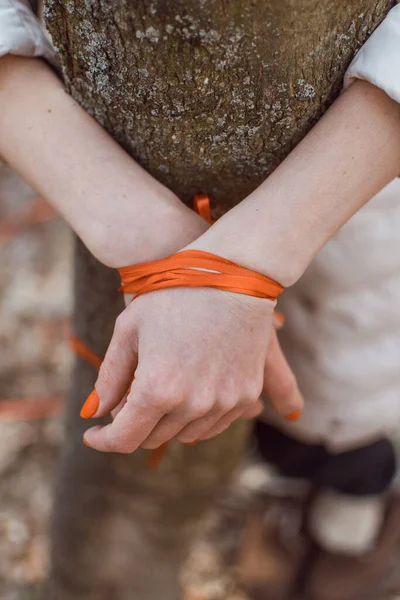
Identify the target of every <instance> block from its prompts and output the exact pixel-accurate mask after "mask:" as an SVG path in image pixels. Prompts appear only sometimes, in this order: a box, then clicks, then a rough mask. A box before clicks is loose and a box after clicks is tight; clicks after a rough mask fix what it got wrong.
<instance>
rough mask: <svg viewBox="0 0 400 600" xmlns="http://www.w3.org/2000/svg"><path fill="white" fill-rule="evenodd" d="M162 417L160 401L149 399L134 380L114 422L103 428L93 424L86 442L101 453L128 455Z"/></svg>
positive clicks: (85, 439)
mask: <svg viewBox="0 0 400 600" xmlns="http://www.w3.org/2000/svg"><path fill="white" fill-rule="evenodd" d="M163 416H164V413H163V409H162V408H161V403H157V402H150V401H148V397H147V395H146V394H141V393H140V390H139V389H138V386H136V385H135V382H134V383H133V384H132V390H131V393H130V394H129V396H128V399H127V401H126V403H125V404H124V405H123V407H122V408H121V410H120V411H119V412H118V414H117V415H116V417H115V419H114V421H113V422H112V423H110V424H109V425H105V426H104V427H101V426H99V427H92V428H91V429H89V430H88V431H86V432H85V435H84V441H85V443H87V445H89V446H90V447H91V448H94V449H95V450H99V451H100V452H119V453H121V454H129V453H131V452H134V451H135V450H136V449H137V448H138V447H139V446H140V445H141V444H142V442H143V441H144V440H145V439H146V438H147V437H148V435H149V434H150V432H151V431H152V430H153V429H154V427H155V426H156V424H157V423H158V422H159V420H160V419H161V418H162V417H163Z"/></svg>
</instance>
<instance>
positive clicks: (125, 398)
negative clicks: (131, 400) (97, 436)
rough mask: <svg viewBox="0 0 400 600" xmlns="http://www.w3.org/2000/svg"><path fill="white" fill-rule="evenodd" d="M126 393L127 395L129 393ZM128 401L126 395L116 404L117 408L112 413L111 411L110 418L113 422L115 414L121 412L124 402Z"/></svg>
mask: <svg viewBox="0 0 400 600" xmlns="http://www.w3.org/2000/svg"><path fill="white" fill-rule="evenodd" d="M130 391H131V390H130V389H129V392H130ZM129 392H128V393H129ZM127 399H128V394H125V396H124V397H123V398H122V400H121V402H120V403H119V404H118V406H116V407H115V408H114V409H113V410H112V411H111V418H112V419H113V420H114V419H115V417H116V416H117V414H118V413H119V412H121V410H122V409H123V408H124V406H125V404H126V401H127Z"/></svg>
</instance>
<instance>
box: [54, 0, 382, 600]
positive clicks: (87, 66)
mask: <svg viewBox="0 0 400 600" xmlns="http://www.w3.org/2000/svg"><path fill="white" fill-rule="evenodd" d="M392 5H393V2H392V1H391V0H351V1H350V2H349V0H326V1H325V2H320V1H319V0H270V1H269V2H266V1H265V0H168V2H166V1H165V0H152V1H151V0H148V1H145V0H113V1H111V0H68V1H62V0H48V1H47V6H46V7H45V17H46V20H47V23H48V26H49V29H50V31H51V33H52V36H53V40H54V43H55V45H56V47H57V48H58V49H59V57H60V61H61V64H62V68H63V73H64V77H65V82H66V85H67V88H68V89H69V91H70V92H71V94H72V95H73V96H74V97H75V98H76V99H77V100H78V101H79V102H80V103H81V104H82V105H83V106H84V107H85V108H86V109H87V110H88V111H89V112H90V113H91V114H92V115H93V116H94V117H95V118H96V119H97V120H98V121H99V122H100V123H101V124H102V125H103V126H104V127H105V128H106V129H107V130H108V131H109V132H110V134H111V135H112V136H113V137H114V138H115V139H117V140H118V141H119V143H120V144H121V145H122V146H123V147H124V148H125V149H126V150H127V151H128V152H129V153H130V154H131V155H132V156H133V157H134V158H135V159H136V160H138V161H139V162H140V163H141V164H142V165H143V166H145V168H146V169H148V170H149V171H150V172H151V173H152V174H153V175H154V176H155V177H156V178H158V179H159V180H160V181H162V182H163V183H165V184H166V185H167V186H169V187H170V188H171V189H173V190H174V191H175V192H176V193H177V194H178V195H179V196H180V197H181V198H182V199H183V200H184V201H185V202H189V201H190V200H191V198H192V196H193V194H195V193H198V192H207V193H210V194H211V197H212V202H213V216H214V218H216V217H218V216H220V215H221V214H222V213H223V212H225V211H226V210H227V209H229V208H230V207H232V206H233V205H234V204H236V203H237V202H240V201H241V200H242V199H243V198H244V197H245V196H246V195H247V194H248V193H249V192H251V191H252V190H253V189H254V188H255V187H256V186H257V185H258V184H259V183H260V182H261V181H262V180H264V179H265V177H266V176H268V175H269V174H270V173H271V172H272V171H273V169H274V168H275V167H276V166H277V165H278V164H279V162H281V161H282V160H283V159H284V157H285V156H286V155H287V154H288V153H289V152H290V150H291V149H292V148H293V147H294V146H295V145H296V143H297V142H298V141H299V140H300V139H301V138H302V137H303V136H304V135H305V133H306V132H307V131H308V130H309V129H310V128H311V127H312V125H313V124H314V123H315V122H316V121H317V120H318V118H319V117H320V116H321V114H322V113H323V112H324V110H325V109H326V108H327V106H329V104H330V103H331V102H332V100H333V99H334V98H335V97H336V95H337V94H338V93H339V91H340V88H341V82H342V78H343V74H344V72H345V69H346V67H347V66H348V64H349V62H350V60H351V58H352V57H353V56H354V53H355V51H356V50H357V49H358V48H359V47H360V46H361V45H362V44H363V43H364V41H365V40H366V39H367V37H368V36H369V34H370V33H371V31H372V30H373V29H374V28H375V27H376V26H377V25H378V23H379V22H380V21H381V20H382V18H383V17H384V16H385V14H386V13H387V11H388V10H389V9H390V8H391V6H392ZM105 168H106V165H105ZM110 202H112V199H110ZM76 272H77V278H76V331H77V334H78V335H79V336H80V337H82V338H83V339H84V340H85V341H86V342H87V343H88V344H89V345H90V346H91V347H92V348H93V350H95V351H96V352H98V353H99V354H103V353H104V352H105V349H106V346H107V342H108V340H109V338H110V335H111V331H112V327H113V322H114V319H115V316H116V314H117V313H118V311H119V310H120V309H121V305H120V301H119V300H118V299H117V293H116V292H115V290H116V288H117V285H118V282H117V278H116V275H115V273H114V272H112V271H110V270H109V269H106V268H104V267H102V266H100V265H99V264H98V263H97V262H96V261H95V260H94V259H93V258H91V257H90V255H89V254H88V252H87V251H86V250H85V249H84V248H83V247H82V246H81V245H78V251H77V262H76ZM94 379H95V372H94V370H93V368H92V367H90V365H87V364H84V363H82V362H81V361H78V365H77V368H76V371H75V375H74V384H73V390H72V396H71V403H70V409H69V415H68V423H67V443H66V445H65V451H64V455H63V460H62V464H61V466H60V478H59V486H58V498H57V503H56V518H55V527H54V536H53V558H54V561H53V562H54V565H53V566H54V568H53V592H52V595H53V597H54V598H55V599H57V600H70V599H72V598H74V600H76V599H78V600H79V599H80V598H82V599H83V598H84V599H85V600H92V599H93V600H102V599H103V598H104V599H106V598H107V600H108V599H109V598H113V600H120V599H121V600H125V599H128V598H129V599H131V598H135V600H136V599H138V600H156V599H157V600H159V598H163V600H177V599H178V598H179V585H178V580H177V573H178V569H179V565H180V562H181V559H182V556H183V555H184V554H185V551H186V548H187V543H188V540H189V539H190V536H191V534H192V532H193V529H194V526H195V525H196V523H197V522H198V519H199V517H200V516H201V515H202V514H203V512H204V510H205V509H206V507H207V506H208V505H209V503H210V502H211V500H212V498H213V496H214V494H215V491H216V490H217V489H218V485H219V484H220V483H221V482H224V481H225V480H226V479H227V477H228V476H229V473H230V472H231V470H232V468H233V467H234V465H235V464H236V463H237V461H238V459H239V457H240V456H241V453H242V449H243V447H244V444H245V440H246V429H245V428H243V427H241V426H236V427H233V428H232V429H231V430H230V431H229V432H228V433H226V434H224V435H222V436H220V437H218V438H217V439H216V440H214V441H210V442H207V443H201V444H199V445H198V446H196V447H193V448H188V447H185V446H183V445H178V444H176V445H173V447H171V450H170V451H169V453H168V456H167V458H166V459H165V461H164V462H163V463H162V464H161V466H160V468H159V469H158V470H157V471H148V470H146V468H145V461H146V456H147V453H145V452H144V451H139V452H136V453H135V454H134V455H132V456H117V455H101V454H98V453H95V452H93V451H91V450H89V449H87V448H85V447H84V446H82V443H81V435H82V433H83V430H84V429H85V426H86V424H82V423H81V422H80V420H79V418H78V412H79V407H80V405H81V403H82V401H83V399H84V398H85V396H86V395H87V394H88V392H89V391H90V390H91V388H92V386H93V382H94Z"/></svg>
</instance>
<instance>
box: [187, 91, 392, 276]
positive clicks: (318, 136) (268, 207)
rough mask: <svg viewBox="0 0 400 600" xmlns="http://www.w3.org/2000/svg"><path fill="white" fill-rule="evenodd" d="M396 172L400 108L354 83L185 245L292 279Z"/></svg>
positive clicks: (377, 93)
mask: <svg viewBox="0 0 400 600" xmlns="http://www.w3.org/2000/svg"><path fill="white" fill-rule="evenodd" d="M399 172H400V107H399V105H398V104H397V103H396V102H395V101H394V100H392V99H391V98H389V97H388V96H387V95H386V94H385V93H384V92H383V91H382V90H380V89H378V88H376V87H375V86H373V85H372V84H370V83H367V82H365V81H357V82H356V83H354V84H353V85H352V86H351V87H350V89H349V90H347V91H346V92H345V93H344V94H343V95H342V96H341V97H340V98H339V99H338V100H336V102H335V103H334V104H333V105H332V107H331V108H330V109H329V110H328V111H327V113H326V114H325V115H324V116H323V117H322V119H321V120H320V121H319V122H318V123H317V125H316V126H315V127H314V128H313V129H312V131H311V132H310V133H309V134H308V135H307V136H306V137H305V138H304V140H303V141H302V142H301V143H300V144H299V145H298V146H297V147H296V148H295V150H293V152H292V153H291V154H290V155H289V156H288V157H287V158H286V159H285V161H283V163H282V164H281V165H280V166H279V167H278V169H276V171H274V173H273V174H272V175H271V176H270V177H269V178H268V179H267V181H266V182H264V183H263V184H262V185H261V186H260V187H259V188H258V189H256V190H255V191H254V192H253V193H252V194H251V195H250V196H249V197H248V198H246V200H244V201H243V202H241V203H240V204H239V205H238V206H236V207H235V208H234V209H232V210H231V211H230V212H229V213H227V214H226V215H225V216H224V217H222V219H220V221H218V222H217V223H216V224H215V225H214V226H213V227H212V228H211V229H210V230H209V231H208V232H207V233H206V234H205V235H203V236H202V237H201V238H200V239H199V240H197V241H196V242H195V244H191V245H190V247H192V248H198V249H202V250H207V251H209V252H214V253H215V254H219V255H220V256H224V257H226V258H228V259H230V260H233V261H235V262H237V263H239V264H242V265H243V266H246V267H248V268H251V269H254V270H256V271H259V272H262V273H264V274H265V275H268V276H269V277H272V278H273V279H275V280H276V281H278V282H279V283H281V284H282V285H284V286H285V287H286V286H288V285H291V284H293V283H294V282H295V281H297V279H299V277H301V275H302V274H303V272H304V270H305V269H306V268H307V266H308V264H309V263H310V261H311V260H312V259H313V257H314V256H315V254H316V253H317V252H318V251H319V250H320V249H321V248H322V246H323V245H324V244H325V243H326V242H327V241H328V240H329V239H330V238H331V237H332V236H333V235H334V234H335V232H336V231H337V230H338V229H339V228H340V227H341V226H342V225H343V224H344V223H345V222H346V221H347V220H348V219H349V218H350V217H351V216H352V215H353V214H354V213H355V212H356V211H357V210H358V209H359V208H361V207H362V206H363V205H364V204H365V203H366V202H367V201H368V200H370V199H371V198H372V197H373V196H374V195H375V194H376V193H377V192H378V191H379V190H380V189H381V188H382V187H384V186H385V185H386V184H387V183H389V182H390V181H391V180H392V179H393V178H394V177H395V176H396V175H398V173H399Z"/></svg>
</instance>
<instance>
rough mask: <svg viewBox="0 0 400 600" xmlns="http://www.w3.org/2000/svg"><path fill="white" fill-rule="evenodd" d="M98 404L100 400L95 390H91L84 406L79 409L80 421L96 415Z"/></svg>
mask: <svg viewBox="0 0 400 600" xmlns="http://www.w3.org/2000/svg"><path fill="white" fill-rule="evenodd" d="M99 404H100V398H99V395H98V393H97V392H96V390H93V392H92V393H91V394H89V396H88V397H87V400H86V402H85V404H84V405H83V406H82V409H81V413H80V414H81V417H82V419H90V418H91V417H93V415H95V414H96V412H97V410H98V408H99Z"/></svg>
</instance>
